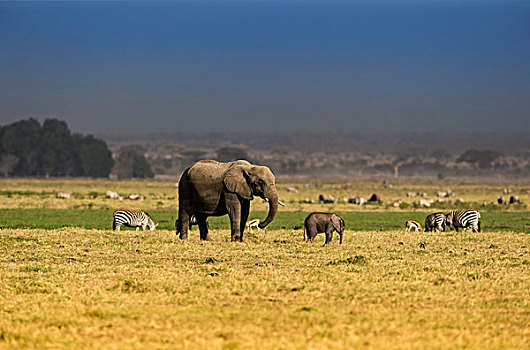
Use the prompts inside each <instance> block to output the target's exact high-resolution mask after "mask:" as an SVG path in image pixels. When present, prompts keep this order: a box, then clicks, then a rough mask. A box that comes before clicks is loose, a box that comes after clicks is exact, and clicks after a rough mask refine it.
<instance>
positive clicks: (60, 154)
mask: <svg viewBox="0 0 530 350" xmlns="http://www.w3.org/2000/svg"><path fill="white" fill-rule="evenodd" d="M73 144H74V143H73V139H72V135H71V134H70V130H69V129H68V126H67V125H66V123H65V122H64V121H60V120H57V119H46V120H45V121H44V124H43V126H42V156H41V160H42V166H41V172H42V174H43V175H46V176H64V175H70V173H72V172H73V171H72V164H73V162H75V153H74V150H73V149H72V148H73Z"/></svg>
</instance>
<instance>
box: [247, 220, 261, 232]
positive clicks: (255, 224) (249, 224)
mask: <svg viewBox="0 0 530 350" xmlns="http://www.w3.org/2000/svg"><path fill="white" fill-rule="evenodd" d="M260 222H261V221H260V220H259V219H252V220H248V221H247V228H248V229H249V230H252V227H257V228H258V232H259V230H260V228H259V226H258V225H259V223H260Z"/></svg>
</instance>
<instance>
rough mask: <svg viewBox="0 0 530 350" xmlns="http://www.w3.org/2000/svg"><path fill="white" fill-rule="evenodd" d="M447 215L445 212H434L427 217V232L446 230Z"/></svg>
mask: <svg viewBox="0 0 530 350" xmlns="http://www.w3.org/2000/svg"><path fill="white" fill-rule="evenodd" d="M445 220H446V219H445V215H444V214H443V213H434V214H431V215H428V216H427V217H426V218H425V232H432V231H433V230H434V232H442V231H445Z"/></svg>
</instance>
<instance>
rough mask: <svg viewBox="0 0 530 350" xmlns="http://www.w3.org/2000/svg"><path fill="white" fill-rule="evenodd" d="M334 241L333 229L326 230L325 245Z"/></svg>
mask: <svg viewBox="0 0 530 350" xmlns="http://www.w3.org/2000/svg"><path fill="white" fill-rule="evenodd" d="M332 239H333V229H331V228H328V229H327V230H326V242H325V243H324V244H329V243H331V240H332Z"/></svg>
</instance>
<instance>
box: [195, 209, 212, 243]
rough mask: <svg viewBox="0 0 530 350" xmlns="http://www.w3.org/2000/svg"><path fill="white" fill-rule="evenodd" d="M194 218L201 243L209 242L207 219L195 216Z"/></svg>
mask: <svg viewBox="0 0 530 350" xmlns="http://www.w3.org/2000/svg"><path fill="white" fill-rule="evenodd" d="M196 218H197V224H198V225H199V232H200V236H201V241H211V238H210V235H209V233H208V223H207V220H208V217H207V216H206V215H196Z"/></svg>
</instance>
